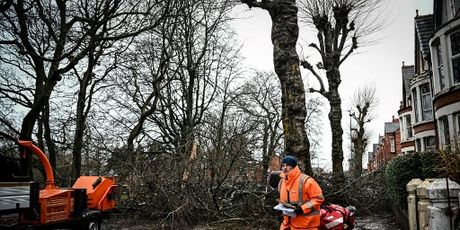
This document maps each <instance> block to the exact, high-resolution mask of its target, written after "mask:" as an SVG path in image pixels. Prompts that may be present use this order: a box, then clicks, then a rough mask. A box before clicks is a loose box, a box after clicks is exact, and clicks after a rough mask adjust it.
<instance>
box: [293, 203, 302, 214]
mask: <svg viewBox="0 0 460 230" xmlns="http://www.w3.org/2000/svg"><path fill="white" fill-rule="evenodd" d="M293 206H294V212H295V214H297V215H301V214H303V209H302V207H300V206H299V205H298V204H293Z"/></svg>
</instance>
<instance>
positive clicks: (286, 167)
mask: <svg viewBox="0 0 460 230" xmlns="http://www.w3.org/2000/svg"><path fill="white" fill-rule="evenodd" d="M292 169H293V168H292V166H290V165H288V164H283V165H281V170H282V171H283V173H284V174H286V173H288V172H290V171H291V170H292Z"/></svg>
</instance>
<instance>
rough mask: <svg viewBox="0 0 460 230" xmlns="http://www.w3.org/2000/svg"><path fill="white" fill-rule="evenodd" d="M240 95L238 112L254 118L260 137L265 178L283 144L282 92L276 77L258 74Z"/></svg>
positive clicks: (268, 74)
mask: <svg viewBox="0 0 460 230" xmlns="http://www.w3.org/2000/svg"><path fill="white" fill-rule="evenodd" d="M240 92H241V93H240V96H239V97H238V98H237V100H236V101H237V104H238V108H239V109H241V110H242V111H244V112H245V113H247V114H248V115H249V116H250V117H252V120H253V121H254V122H255V123H256V124H257V130H258V133H260V135H258V136H260V137H259V138H258V142H259V143H260V144H259V146H260V148H261V152H262V175H264V176H266V175H265V174H266V173H267V172H268V167H269V163H270V160H271V159H272V157H273V156H275V155H276V151H277V149H279V147H280V145H281V144H282V137H283V133H282V129H281V111H280V110H281V100H280V99H281V97H280V94H281V90H280V87H279V86H278V84H277V82H276V76H275V75H274V74H273V73H272V74H270V73H255V76H254V77H253V78H251V79H250V80H249V81H248V82H246V83H245V84H244V85H243V86H242V87H241V89H240ZM261 179H263V178H261Z"/></svg>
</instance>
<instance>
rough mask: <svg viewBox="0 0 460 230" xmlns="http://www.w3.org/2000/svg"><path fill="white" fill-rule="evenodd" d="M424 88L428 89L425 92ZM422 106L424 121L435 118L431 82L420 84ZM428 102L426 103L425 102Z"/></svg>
mask: <svg viewBox="0 0 460 230" xmlns="http://www.w3.org/2000/svg"><path fill="white" fill-rule="evenodd" d="M422 89H427V91H426V92H423V91H422ZM420 99H421V100H420V105H421V106H420V107H421V115H422V119H421V120H422V121H429V120H432V119H433V102H432V98H431V89H430V84H429V83H424V84H422V85H420ZM425 102H426V104H425Z"/></svg>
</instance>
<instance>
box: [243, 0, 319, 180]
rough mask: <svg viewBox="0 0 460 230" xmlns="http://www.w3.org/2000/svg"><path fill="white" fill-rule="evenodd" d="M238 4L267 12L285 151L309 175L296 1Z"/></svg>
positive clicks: (310, 173)
mask: <svg viewBox="0 0 460 230" xmlns="http://www.w3.org/2000/svg"><path fill="white" fill-rule="evenodd" d="M241 2H242V3H245V4H247V5H248V6H249V7H257V8H262V9H264V10H267V11H268V13H269V14H270V17H271V20H272V35H271V38H272V43H273V64H274V66H275V72H276V74H277V75H278V78H279V81H280V85H281V103H282V121H283V130H284V140H285V151H286V152H288V153H291V154H294V155H295V156H297V157H299V159H301V160H302V161H303V162H304V163H305V173H307V174H309V175H312V173H313V171H312V168H311V160H310V142H309V140H308V137H307V134H306V131H305V118H306V106H305V89H304V84H303V81H302V77H301V74H300V68H299V56H298V54H297V51H296V45H297V39H298V37H299V26H298V24H297V11H298V8H297V5H296V1H295V0H275V1H267V0H262V1H261V2H258V1H255V0H241Z"/></svg>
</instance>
